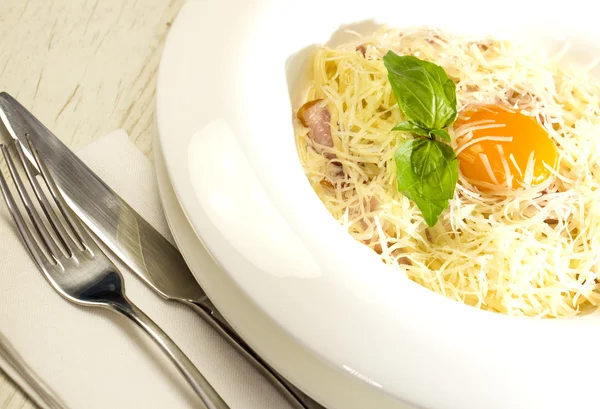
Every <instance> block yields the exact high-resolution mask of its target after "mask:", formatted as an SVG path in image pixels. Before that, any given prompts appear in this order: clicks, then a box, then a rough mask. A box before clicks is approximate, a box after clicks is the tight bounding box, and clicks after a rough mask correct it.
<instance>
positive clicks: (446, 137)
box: [429, 129, 452, 142]
mask: <svg viewBox="0 0 600 409" xmlns="http://www.w3.org/2000/svg"><path fill="white" fill-rule="evenodd" d="M429 135H431V136H435V137H436V138H438V139H441V140H442V141H446V142H452V138H450V134H449V133H448V132H446V131H445V130H443V129H434V130H431V131H429Z"/></svg>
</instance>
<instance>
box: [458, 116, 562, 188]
mask: <svg viewBox="0 0 600 409" xmlns="http://www.w3.org/2000/svg"><path fill="white" fill-rule="evenodd" d="M454 132H455V135H456V138H457V143H458V150H457V152H458V161H459V166H460V170H461V172H462V174H463V175H464V176H465V178H467V179H468V180H469V182H470V183H472V184H473V185H475V186H477V187H478V188H479V189H480V190H482V191H487V192H490V191H491V192H493V191H501V190H507V189H508V190H510V189H518V188H522V187H527V186H534V185H537V184H540V183H541V182H543V181H544V180H546V179H547V178H548V176H550V173H551V172H550V170H548V168H547V167H550V168H555V167H556V162H557V157H558V153H557V151H556V147H555V146H554V143H553V142H552V139H550V136H549V135H548V132H546V130H545V129H544V128H543V127H542V126H541V125H540V124H539V123H538V122H537V121H536V120H535V118H533V117H531V116H527V115H524V114H522V113H520V112H519V111H515V110H511V109H508V108H504V107H501V106H497V105H487V106H483V107H478V108H476V109H470V110H467V111H464V112H462V113H461V114H460V116H459V117H458V118H457V120H456V122H455V124H454Z"/></svg>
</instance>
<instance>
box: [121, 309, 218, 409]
mask: <svg viewBox="0 0 600 409" xmlns="http://www.w3.org/2000/svg"><path fill="white" fill-rule="evenodd" d="M110 305H111V307H113V308H114V310H115V311H117V312H119V313H121V314H123V315H124V316H126V317H127V318H129V319H130V320H131V321H133V322H134V323H135V324H136V325H137V326H138V327H140V328H141V329H143V330H144V331H145V332H146V333H147V334H148V335H150V337H151V338H152V339H153V340H154V342H156V344H158V346H159V347H160V348H161V349H162V350H163V352H164V353H165V354H167V356H168V357H169V359H170V360H171V362H173V363H174V364H175V366H176V367H177V369H178V370H179V372H180V373H181V374H182V375H183V377H184V378H185V379H186V381H188V383H189V384H190V386H191V387H192V388H193V389H194V391H195V392H196V394H197V395H198V396H199V397H200V399H201V400H202V402H203V403H204V405H205V406H206V409H229V406H228V405H227V404H226V403H225V402H224V401H223V399H222V398H221V397H220V396H219V394H218V393H217V391H215V390H214V388H213V387H212V386H211V385H210V383H209V382H208V381H207V380H206V378H205V377H204V376H203V375H202V374H201V373H200V371H198V368H196V367H195V366H194V364H193V363H192V361H190V359H189V358H188V357H187V356H186V355H185V354H184V353H183V351H182V350H181V349H180V348H179V347H178V346H177V345H176V344H175V342H173V340H172V339H171V338H169V336H168V335H167V334H166V333H165V332H164V331H163V330H162V329H161V328H160V327H159V326H158V325H156V324H155V323H154V321H152V319H150V317H148V316H147V315H146V314H145V313H144V312H143V311H142V310H140V309H139V308H138V307H136V306H135V305H134V304H133V303H132V302H131V301H129V300H128V299H127V298H122V299H120V300H119V301H118V302H112V303H110Z"/></svg>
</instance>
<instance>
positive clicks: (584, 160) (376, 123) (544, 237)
mask: <svg viewBox="0 0 600 409" xmlns="http://www.w3.org/2000/svg"><path fill="white" fill-rule="evenodd" d="M359 46H362V47H361V49H360V50H364V52H365V56H363V54H362V53H361V51H357V47H359ZM390 49H391V50H393V51H395V52H396V53H397V54H400V55H403V54H405V55H406V54H408V55H414V56H416V57H418V58H421V59H424V60H428V61H432V62H434V63H436V64H438V65H440V66H442V67H443V68H444V69H445V70H446V72H447V73H448V75H449V76H450V77H451V78H452V79H453V80H454V81H455V82H456V89H457V100H458V107H459V110H464V109H466V108H467V107H468V106H470V105H472V104H477V105H479V104H500V105H503V106H506V107H511V108H512V109H518V110H520V111H521V112H523V113H524V114H527V115H531V116H533V117H536V118H539V121H540V124H542V126H544V127H545V129H546V130H547V131H548V133H549V135H550V137H551V138H552V139H553V141H554V143H555V145H556V147H557V149H558V153H559V159H558V168H557V170H556V171H555V170H554V169H551V172H552V175H553V176H552V177H550V178H548V179H547V180H546V181H545V182H543V183H541V184H539V185H536V186H532V182H533V168H534V158H533V157H530V160H529V163H528V164H527V167H526V169H519V167H518V166H517V165H516V161H515V158H514V157H513V156H512V155H511V156H510V157H509V158H508V160H510V161H511V162H512V163H513V165H515V168H516V169H517V172H518V173H519V174H520V176H521V177H524V180H525V182H526V183H525V186H522V187H521V188H520V189H519V190H515V189H510V187H511V186H513V185H514V184H515V182H514V179H513V177H514V175H509V178H507V188H506V191H502V192H497V194H489V193H487V194H485V193H481V192H480V191H479V190H477V189H476V188H475V187H474V186H472V185H471V184H470V183H469V181H468V180H466V179H465V178H464V176H463V175H459V182H458V185H457V188H456V192H455V196H454V198H453V199H452V200H450V202H449V208H448V209H447V210H446V211H445V212H444V213H443V214H442V216H441V218H440V220H439V221H438V223H437V224H436V225H435V226H434V227H432V228H428V227H427V224H426V223H425V222H424V220H423V217H422V215H421V212H420V211H419V209H418V208H417V207H416V205H415V204H414V203H412V202H411V201H410V200H408V199H407V198H406V197H404V196H403V195H401V194H400V193H398V192H397V191H396V183H395V163H394V153H395V151H396V148H397V147H398V145H399V144H400V143H401V142H402V141H403V140H404V138H409V137H411V136H409V135H408V134H404V133H399V132H390V130H391V128H392V127H393V126H395V125H396V124H398V123H399V122H402V121H403V118H402V114H401V112H400V110H399V109H398V107H397V105H396V101H395V99H394V95H393V93H392V90H391V87H390V86H389V84H388V80H387V71H386V70H385V67H384V66H383V62H382V57H383V55H384V54H385V53H386V52H387V51H388V50H390ZM566 51H567V48H565V49H564V50H563V53H565V52H566ZM561 60H562V56H560V55H558V56H554V57H552V56H547V55H545V54H544V52H543V51H541V50H538V49H529V48H526V47H523V46H520V45H517V44H514V43H511V42H507V41H499V40H494V39H490V38H485V39H474V38H467V37H458V36H451V35H447V34H445V33H442V32H440V31H438V30H430V29H422V28H419V29H412V30H408V31H398V30H393V29H387V28H386V29H382V30H381V31H379V32H377V33H375V34H373V35H370V36H367V37H360V36H358V35H357V39H356V41H353V42H352V43H348V44H345V45H343V46H340V47H337V48H335V49H331V48H328V47H321V48H319V49H318V50H317V51H316V53H315V56H314V59H313V65H312V71H313V82H312V84H311V86H310V87H309V88H308V89H307V91H306V95H305V102H306V101H311V100H314V99H317V98H324V99H325V100H326V101H327V104H328V109H329V110H330V112H331V124H332V136H333V140H334V145H335V146H334V147H333V148H329V150H325V151H327V152H331V153H334V154H335V158H334V159H331V158H329V159H328V158H327V157H325V156H324V155H323V154H319V153H317V152H316V151H315V150H314V149H313V147H312V144H311V143H310V139H309V135H308V130H307V129H306V128H304V127H302V126H301V125H300V124H299V123H296V124H295V129H296V142H297V147H298V152H299V156H300V160H301V162H302V164H303V165H304V168H305V171H306V174H307V176H308V178H309V180H310V182H311V184H312V186H313V187H314V189H315V191H316V192H317V194H318V195H319V197H320V198H321V200H322V201H323V203H324V204H325V206H326V207H327V209H328V210H329V211H330V212H331V214H332V215H333V216H334V217H335V218H336V219H338V220H339V221H340V223H341V224H342V226H344V228H345V229H347V230H348V232H349V233H350V234H351V235H353V236H354V237H355V238H356V239H357V240H359V241H361V242H363V243H365V245H367V246H369V247H371V248H372V249H373V250H374V251H377V252H378V253H379V254H380V256H381V259H382V260H383V261H384V262H385V263H386V264H388V265H389V266H390V271H395V272H396V273H399V274H406V275H407V276H408V277H409V278H410V279H412V280H414V281H415V282H417V283H419V284H421V285H423V286H425V287H427V288H429V289H431V290H432V291H435V292H437V293H439V294H442V295H444V296H446V297H449V298H452V299H454V300H456V301H459V302H462V303H465V304H468V305H472V306H474V307H477V308H482V309H485V310H490V311H495V312H500V313H504V314H509V315H517V316H529V317H543V318H556V317H573V316H576V315H579V314H581V313H583V312H588V311H592V310H594V309H596V308H597V307H598V305H599V304H600V285H599V284H598V272H599V268H600V190H599V189H598V188H599V187H600V98H599V96H600V85H599V83H598V82H597V81H595V80H594V79H593V78H591V77H590V75H589V73H588V72H586V70H585V69H583V68H579V67H575V66H569V65H562V64H563V63H562V61H561ZM590 68H591V67H590ZM297 108H298V107H297ZM470 126H471V127H472V126H480V127H486V126H490V125H489V124H486V123H485V121H483V122H482V123H477V124H470ZM449 132H450V134H451V136H452V146H453V147H454V148H455V150H456V148H457V144H456V138H457V136H458V135H460V136H461V137H462V138H472V131H471V133H470V135H469V129H468V127H465V126H463V127H461V128H457V129H449ZM487 139H489V140H495V141H498V142H503V141H506V140H505V138H502V139H500V138H497V137H487ZM463 140H464V141H468V139H463ZM475 142H477V141H469V142H468V143H466V144H465V145H463V146H462V149H466V148H468V147H469V146H471V145H473V144H474V143H475ZM469 144H470V145H469ZM475 154H479V155H481V153H477V152H475ZM501 156H504V155H501ZM486 159H487V158H486ZM335 163H341V164H342V166H343V169H344V176H339V175H335V172H333V170H332V169H333V168H332V165H334V164H335ZM484 163H485V160H484ZM488 165H489V164H488ZM503 165H504V167H505V169H508V161H507V160H506V158H505V162H504V163H503ZM487 168H488V172H489V173H490V176H491V177H493V178H494V179H495V175H493V172H492V171H491V167H489V166H487ZM324 181H327V182H324ZM513 187H516V186H513Z"/></svg>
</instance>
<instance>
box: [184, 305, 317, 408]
mask: <svg viewBox="0 0 600 409" xmlns="http://www.w3.org/2000/svg"><path fill="white" fill-rule="evenodd" d="M181 301H182V302H183V303H184V304H186V305H188V306H189V307H192V309H194V311H196V312H197V313H198V314H199V315H200V316H201V317H202V318H203V319H204V320H205V321H206V322H207V323H208V324H210V326H211V327H212V328H213V329H214V330H216V331H217V332H218V333H219V335H221V337H222V338H223V339H225V340H226V341H227V342H228V343H229V344H230V345H231V346H233V347H234V348H235V350H236V351H238V352H239V353H240V354H241V355H242V356H243V357H244V358H245V359H246V360H247V361H248V362H249V363H250V364H251V365H252V366H254V368H255V369H257V370H258V371H259V372H260V373H261V374H262V375H263V376H264V377H265V378H266V379H267V381H269V383H271V385H273V386H274V387H275V388H276V389H277V390H278V391H279V393H281V394H282V395H283V397H284V398H285V399H286V400H287V401H288V402H289V403H290V404H291V405H292V407H293V408H294V409H325V407H323V406H322V405H320V404H319V403H317V402H315V401H314V400H313V399H312V398H310V397H309V396H308V395H306V394H305V393H304V392H302V391H301V390H300V389H298V388H297V387H296V386H294V385H293V384H292V383H291V382H290V381H288V380H287V379H285V378H284V377H283V376H282V375H281V374H280V373H279V372H277V371H276V370H275V369H274V368H273V367H272V366H271V365H269V364H268V363H267V362H266V361H265V360H264V359H263V358H261V356H260V355H258V354H257V353H256V352H255V351H254V350H253V349H252V348H251V347H250V346H249V345H248V344H247V343H246V342H245V341H244V340H243V339H242V337H240V336H239V335H238V334H237V332H235V330H234V329H233V328H232V327H231V326H230V325H229V323H228V322H227V320H225V318H224V317H223V316H222V315H221V313H220V312H219V311H218V310H217V309H216V307H215V306H214V305H213V304H212V302H211V301H210V300H209V299H208V297H206V298H204V299H202V300H200V301H187V300H181Z"/></svg>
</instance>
